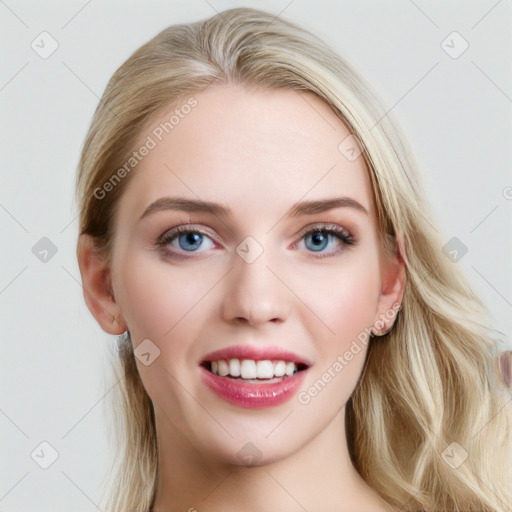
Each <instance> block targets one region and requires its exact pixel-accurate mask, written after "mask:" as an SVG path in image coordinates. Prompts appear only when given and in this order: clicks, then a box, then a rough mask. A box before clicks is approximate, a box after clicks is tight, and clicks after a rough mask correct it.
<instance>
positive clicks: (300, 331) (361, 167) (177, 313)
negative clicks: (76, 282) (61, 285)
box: [77, 8, 511, 512]
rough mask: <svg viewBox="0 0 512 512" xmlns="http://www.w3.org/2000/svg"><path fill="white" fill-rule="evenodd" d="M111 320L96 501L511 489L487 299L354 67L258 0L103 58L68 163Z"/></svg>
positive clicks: (167, 505)
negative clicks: (110, 381) (107, 477)
mask: <svg viewBox="0 0 512 512" xmlns="http://www.w3.org/2000/svg"><path fill="white" fill-rule="evenodd" d="M77 195H78V200H79V207H80V237H79V241H78V247H77V257H78V261H79V265H80V272H81V275H82V280H83V286H84V297H85V300H86V303H87V305H88V307H89V309H90V310H91V312H92V314H93V315H94V317H95V318H96V320H97V321H98V323H99V324H100V326H101V327H102V328H103V329H104V330H105V331H106V332H108V333H111V334H116V335H120V338H119V339H120V341H119V353H118V354H117V356H118V358H119V365H118V366H115V368H116V371H117V377H118V379H119V380H118V386H117V389H116V392H117V393H118V395H117V398H116V401H115V402H114V404H113V409H114V413H115V420H116V429H115V431H114V441H115V442H116V444H117V459H116V461H115V462H116V463H117V464H118V465H117V467H115V468H113V474H114V478H113V481H112V482H108V484H107V485H108V487H106V490H107V493H108V496H107V504H106V510H109V511H123V512H124V511H127V510H133V511H147V510H151V511H153V512H162V511H166V512H167V511H178V510H198V511H202V510H207V511H217V510H222V511H228V510H247V511H260V510H261V511H263V510H265V511H268V510H281V511H295V510H308V511H322V512H326V511H331V510H332V511H334V510H336V511H359V510H360V511H364V512H371V511H384V510H411V511H420V510H424V511H441V510H443V511H444V510H446V511H448V510H450V511H452V510H453V511H455V510H458V511H462V510H464V511H474V512H476V511H478V512H480V511H502V512H504V511H506V510H509V509H510V506H511V501H510V500H511V497H510V489H509V483H510V467H509V465H508V462H509V461H508V456H509V455H510V434H509V429H510V423H511V422H510V408H507V407H506V404H507V403H508V402H507V401H508V400H510V395H509V394H506V393H505V392H503V391H502V390H500V389H499V387H498V385H497V383H496V381H495V379H494V377H493V373H492V363H493V357H494V355H495V354H496V352H497V343H498V340H497V339H494V338H493V334H494V333H493V331H491V330H490V329H489V328H487V327H486V325H487V324H486V322H487V321H488V320H487V316H486V313H487V312H486V310H485V308H484V306H483V304H482V303H481V301H480V300H479V299H478V298H477V297H476V296H475V294H474V293H473V292H472V290H471V289H470V287H469V286H468V284H467V282H466V280H465V278H464V277H463V276H462V275H461V274H460V271H459V269H458V267H457V266H456V265H454V264H453V263H452V262H451V261H450V260H449V259H448V258H447V257H446V256H445V254H443V251H442V242H441V240H440V239H439V237H438V235H437V232H436V230H435V229H434V228H433V227H432V224H433V223H432V219H431V216H430V214H429V210H428V203H427V201H426V199H425V197H424V195H423V192H422V187H421V182H420V176H419V174H418V171H417V169H416V166H415V163H414V161H413V158H412V157H411V154H410V152H409V150H408V149H407V147H406V145H405V144H404V142H403V137H402V136H401V135H400V133H399V131H398V129H397V127H396V126H395V124H394V123H393V122H392V120H391V119H390V116H389V115H386V114H385V111H384V110H383V108H382V107H381V106H380V105H379V103H378V101H377V100H376V99H375V96H374V94H373V93H372V92H371V91H370V89H369V87H368V86H367V85H366V84H365V82H364V80H363V79H362V78H361V77H360V76H359V75H357V73H356V72H355V71H354V70H352V69H351V68H350V66H348V64H347V63H346V62H345V61H343V60H342V59H341V58H340V57H339V56H337V55H336V54H334V53H333V52H332V51H331V50H330V49H328V48H327V47H326V46H325V45H324V44H323V43H322V42H321V41H319V40H318V39H316V38H315V37H314V36H312V35H311V34H309V33H308V32H306V31H304V30H302V29H300V28H298V27H296V26H295V25H293V24H291V23H289V22H286V21H284V20H282V19H279V18H274V16H273V15H271V14H268V13H265V12H262V11H258V10H254V9H246V8H239V9H232V10H229V11H225V12H222V13H220V14H218V15H216V16H213V17H212V18H210V19H208V20H205V21H202V22H198V23H193V24H189V25H175V26H171V27H169V28H168V29H166V30H164V31H163V32H162V33H160V34H159V35H157V36H156V37H155V38H154V39H153V40H151V41H150V42H148V43H147V44H145V45H144V46H142V47H141V48H140V49H139V50H137V51H136V52H135V53H134V55H132V56H131V57H130V58H129V59H128V60H127V61H126V62H125V63H124V64H123V65H122V66H121V67H120V68H119V69H118V70H117V71H116V73H115V74H114V75H113V77H112V79H111V80H110V82H109V84H108V86H107V89H106V91H105V93H104V95H103V98H102V100H101V102H100V104H99V106H98V108H97V111H96V113H95V116H94V119H93V122H92V125H91V128H90V131H89V134H88V136H87V140H86V143H85V146H84V149H83V154H82V158H81V161H80V168H79V174H78V179H77Z"/></svg>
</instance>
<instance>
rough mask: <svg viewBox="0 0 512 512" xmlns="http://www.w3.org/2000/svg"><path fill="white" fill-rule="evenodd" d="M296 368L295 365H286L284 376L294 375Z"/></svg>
mask: <svg viewBox="0 0 512 512" xmlns="http://www.w3.org/2000/svg"><path fill="white" fill-rule="evenodd" d="M296 368H297V367H296V366H295V363H286V370H285V373H286V375H293V374H294V373H295V370H296Z"/></svg>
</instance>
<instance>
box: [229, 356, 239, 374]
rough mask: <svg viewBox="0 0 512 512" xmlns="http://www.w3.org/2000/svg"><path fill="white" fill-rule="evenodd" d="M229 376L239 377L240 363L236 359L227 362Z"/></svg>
mask: <svg viewBox="0 0 512 512" xmlns="http://www.w3.org/2000/svg"><path fill="white" fill-rule="evenodd" d="M229 374H230V375H231V376H232V377H240V361H239V360H238V359H230V360H229Z"/></svg>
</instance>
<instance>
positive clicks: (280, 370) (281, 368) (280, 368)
mask: <svg viewBox="0 0 512 512" xmlns="http://www.w3.org/2000/svg"><path fill="white" fill-rule="evenodd" d="M285 373H286V363H285V362H284V361H276V364H275V365H274V375H275V376H276V377H282V376H283V375H284V374H285Z"/></svg>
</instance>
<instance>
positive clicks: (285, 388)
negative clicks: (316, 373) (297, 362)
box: [201, 367, 307, 409]
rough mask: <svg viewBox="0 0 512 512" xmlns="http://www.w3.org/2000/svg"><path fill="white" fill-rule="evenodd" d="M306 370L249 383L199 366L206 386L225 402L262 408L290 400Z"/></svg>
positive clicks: (251, 407) (250, 407) (248, 407)
mask: <svg viewBox="0 0 512 512" xmlns="http://www.w3.org/2000/svg"><path fill="white" fill-rule="evenodd" d="M306 371H307V370H302V371H300V372H297V373H295V374H294V375H291V376H289V377H286V378H285V379H283V380H282V381H279V382H270V383H267V384H265V383H262V384H256V383H255V384H251V383H248V382H244V381H243V380H241V379H231V378H229V377H220V376H219V375H216V374H214V373H212V372H210V371H209V370H207V369H206V368H203V367H201V372H202V374H201V378H202V380H203V382H204V383H205V384H206V386H207V387H208V388H209V389H210V390H211V391H213V392H214V393H215V394H216V395H217V396H218V397H220V398H222V399H223V400H225V401H226V402H228V403H230V404H232V405H236V406H238V407H245V408H246V409H263V408H266V407H274V406H276V405H281V404H283V403H285V402H287V401H288V400H290V399H291V398H292V397H293V396H294V395H295V393H296V392H297V390H298V388H299V386H300V385H301V384H302V382H303V380H304V377H305V374H306Z"/></svg>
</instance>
